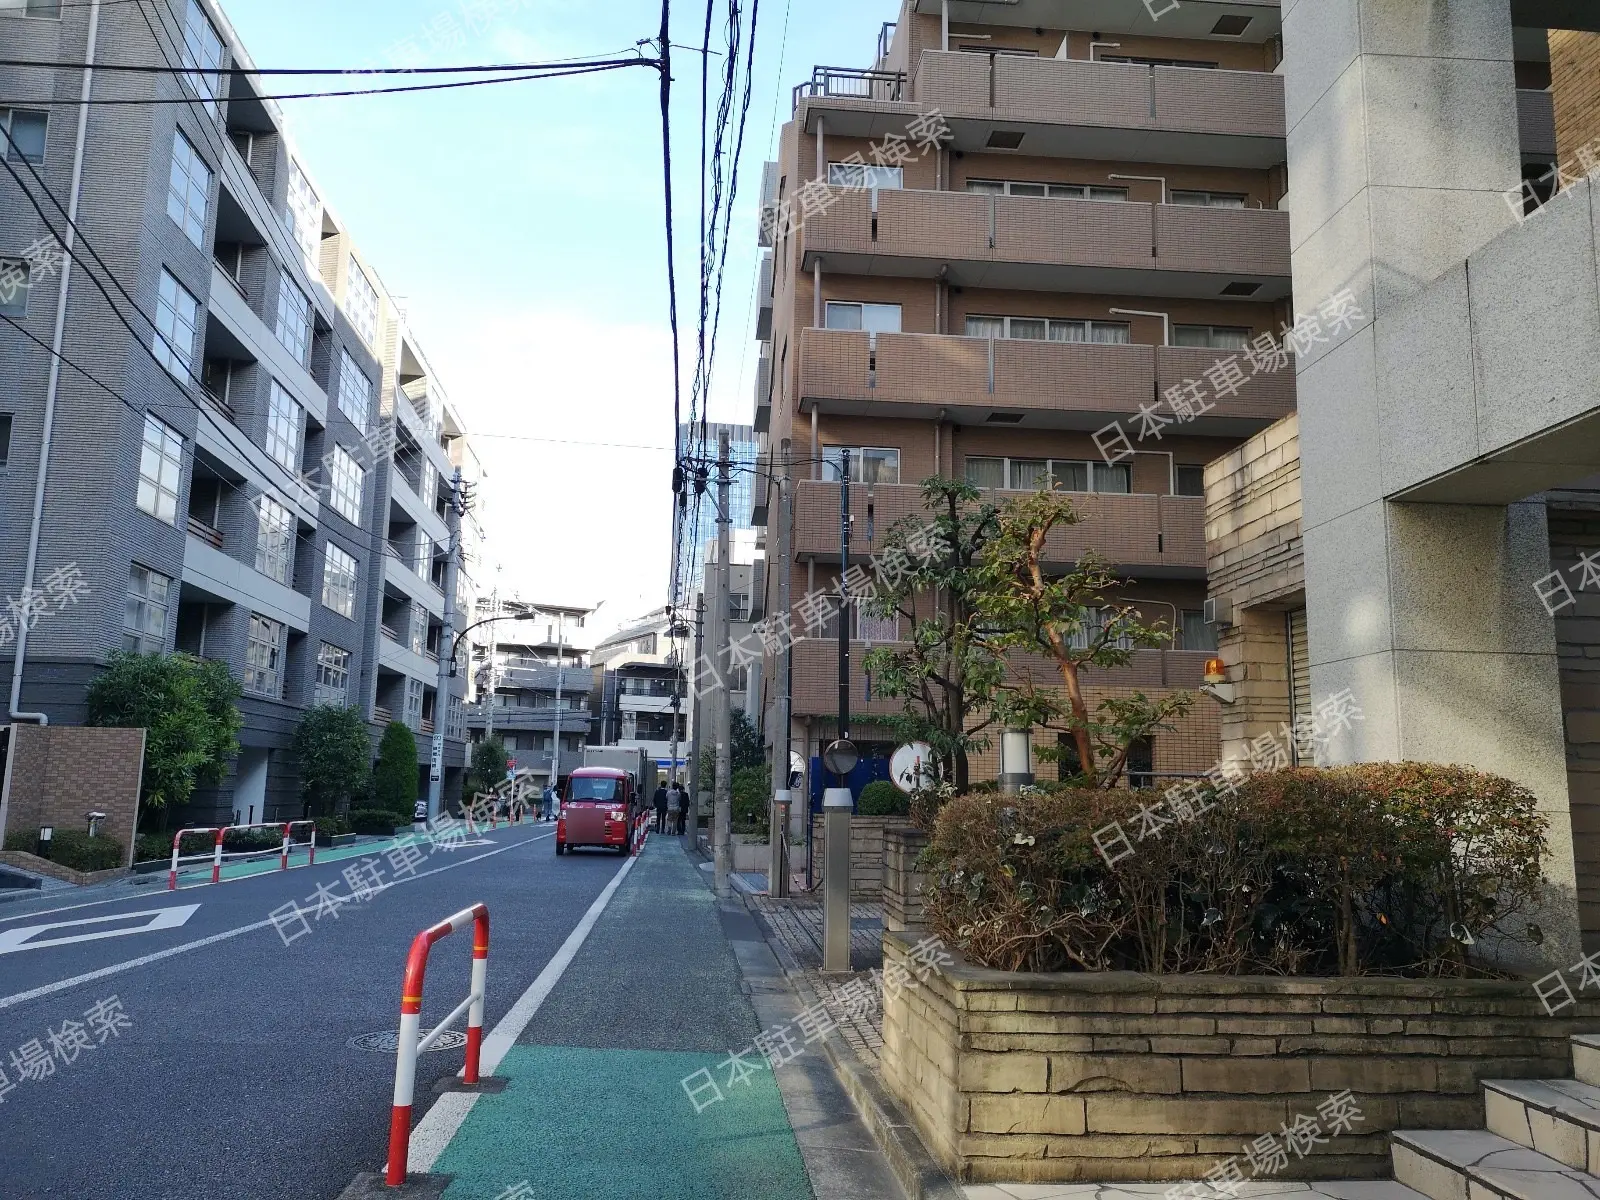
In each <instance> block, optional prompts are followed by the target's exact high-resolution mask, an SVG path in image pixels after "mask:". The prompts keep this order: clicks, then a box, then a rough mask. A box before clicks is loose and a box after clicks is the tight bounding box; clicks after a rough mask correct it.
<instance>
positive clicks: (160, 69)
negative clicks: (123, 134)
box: [0, 55, 654, 78]
mask: <svg viewBox="0 0 1600 1200" xmlns="http://www.w3.org/2000/svg"><path fill="white" fill-rule="evenodd" d="M653 61H654V60H652V59H647V58H645V57H644V56H643V55H635V56H634V57H632V58H621V57H615V56H613V57H609V58H608V57H605V56H602V55H580V56H578V57H576V58H564V59H551V60H549V61H547V62H527V63H476V64H472V65H468V66H460V67H203V68H202V67H192V66H187V65H185V66H174V65H172V64H171V63H167V64H166V65H164V66H157V65H155V64H154V63H105V62H92V63H90V62H60V61H49V60H40V59H30V58H0V67H41V68H45V69H48V70H71V71H87V70H93V71H120V72H123V73H125V74H133V75H172V76H193V75H209V76H212V77H219V78H220V77H222V76H243V77H246V78H248V77H250V76H252V75H262V76H268V75H489V74H501V73H504V74H517V73H519V72H524V71H554V70H561V69H565V68H566V67H571V66H584V67H602V66H637V65H638V64H639V63H646V64H648V63H651V62H653Z"/></svg>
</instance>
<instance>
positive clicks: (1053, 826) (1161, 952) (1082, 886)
mask: <svg viewBox="0 0 1600 1200" xmlns="http://www.w3.org/2000/svg"><path fill="white" fill-rule="evenodd" d="M1197 810H1198V811H1197ZM1545 830H1546V821H1545V819H1544V818H1543V817H1542V816H1541V815H1540V814H1539V812H1538V811H1537V802H1536V801H1535V799H1534V797H1533V795H1532V793H1530V792H1529V791H1528V790H1527V789H1526V788H1523V787H1521V786H1519V785H1517V784H1515V783H1512V782H1511V781H1509V780H1506V779H1501V778H1499V777H1496V776H1493V775H1484V774H1480V773H1479V772H1477V771H1473V770H1470V769H1468V768H1465V767H1452V766H1438V765H1433V764H1427V763H1366V764H1362V765H1359V766H1353V767H1340V768H1334V769H1331V770H1322V769H1313V768H1301V769H1296V770H1288V771H1274V772H1270V773H1261V774H1257V775H1254V776H1251V777H1250V778H1248V779H1245V780H1243V781H1242V782H1240V783H1239V784H1238V786H1237V790H1233V791H1218V790H1215V789H1211V788H1206V789H1201V790H1200V791H1199V792H1198V793H1196V792H1192V791H1187V790H1184V791H1179V790H1178V789H1173V790H1172V791H1170V792H1169V793H1166V794H1163V793H1160V792H1135V791H1127V790H1121V789H1115V790H1084V789H1074V788H1054V789H1050V790H1045V789H1041V788H1027V789H1024V792H1023V794H1021V795H1017V796H998V795H993V794H980V793H974V794H970V795H966V796H960V797H957V798H956V799H954V800H952V801H950V802H949V803H948V804H947V805H945V807H944V809H943V810H942V811H941V812H940V813H939V818H938V822H937V824H936V826H935V829H934V833H933V838H932V841H931V843H930V845H929V847H928V850H927V852H926V862H927V864H928V865H929V867H930V872H931V873H930V876H929V881H928V885H927V889H926V892H925V898H926V902H927V912H928V919H929V922H930V923H931V925H932V927H933V931H934V932H935V933H936V934H937V935H938V936H939V937H940V938H942V939H944V941H945V942H946V943H948V944H949V945H951V946H953V947H955V948H957V949H959V950H961V951H962V952H963V953H964V954H965V955H966V956H967V957H968V958H969V959H971V960H972V961H973V962H975V963H977V964H979V965H982V966H986V967H993V968H996V969H998V970H1003V971H1063V970H1065V971H1071V970H1084V971H1103V970H1132V971H1141V972H1148V973H1155V974H1160V973H1169V972H1209V973H1214V974H1224V975H1244V974H1282V975H1313V976H1315V975H1364V974H1388V975H1401V976H1407V977H1425V978H1426V977H1458V978H1459V977H1472V976H1483V975H1494V974H1496V973H1497V971H1496V968H1495V967H1494V966H1493V964H1492V963H1489V962H1487V961H1485V960H1484V959H1483V958H1482V957H1481V956H1479V955H1478V952H1477V950H1475V949H1474V948H1475V947H1478V946H1480V945H1482V944H1484V943H1498V944H1500V945H1501V946H1504V945H1505V944H1506V943H1523V944H1533V945H1538V944H1540V943H1542V942H1543V940H1544V935H1543V933H1542V931H1541V930H1540V929H1539V928H1538V926H1537V925H1536V924H1535V923H1534V921H1536V920H1537V916H1536V913H1537V904H1538V898H1539V894H1540V888H1541V885H1542V877H1541V865H1542V860H1543V857H1544V855H1545V853H1546V849H1547V848H1546V843H1545Z"/></svg>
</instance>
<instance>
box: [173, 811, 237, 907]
mask: <svg viewBox="0 0 1600 1200" xmlns="http://www.w3.org/2000/svg"><path fill="white" fill-rule="evenodd" d="M186 833H215V834H216V835H217V844H216V848H215V849H214V850H213V851H212V855H211V882H212V883H217V882H219V881H220V880H221V878H222V834H223V831H222V830H221V829H213V828H211V827H210V826H204V827H200V828H195V829H180V830H178V832H177V833H175V834H173V835H172V864H171V866H170V867H169V868H168V870H167V891H169V892H175V891H177V890H178V862H179V854H178V846H179V844H180V843H181V842H182V841H183V835H184V834H186ZM190 857H192V858H198V857H200V856H199V855H191V856H190Z"/></svg>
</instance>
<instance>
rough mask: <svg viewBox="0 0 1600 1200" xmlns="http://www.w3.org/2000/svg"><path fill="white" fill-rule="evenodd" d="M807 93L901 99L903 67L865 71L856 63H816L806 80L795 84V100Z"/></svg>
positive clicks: (904, 81) (903, 79) (904, 95)
mask: <svg viewBox="0 0 1600 1200" xmlns="http://www.w3.org/2000/svg"><path fill="white" fill-rule="evenodd" d="M808 96H851V97H854V98H855V99H858V100H904V99H905V98H906V76H905V72H904V71H866V70H862V69H860V68H858V67H816V68H814V69H813V70H812V72H811V78H810V80H809V81H807V82H806V83H802V84H798V85H796V87H795V89H794V103H795V105H799V103H800V101H802V100H804V99H805V98H806V97H808Z"/></svg>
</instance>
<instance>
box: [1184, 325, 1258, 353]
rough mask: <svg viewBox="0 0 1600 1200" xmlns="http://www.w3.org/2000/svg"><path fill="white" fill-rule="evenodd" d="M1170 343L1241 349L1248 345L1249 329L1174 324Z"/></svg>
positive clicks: (1235, 326) (1204, 347)
mask: <svg viewBox="0 0 1600 1200" xmlns="http://www.w3.org/2000/svg"><path fill="white" fill-rule="evenodd" d="M1172 344H1173V345H1174V346H1194V347H1198V348H1201V349H1206V350H1243V349H1245V348H1246V347H1248V346H1249V345H1250V331H1249V330H1248V329H1244V328H1242V327H1240V326H1237V325H1174V326H1173V327H1172Z"/></svg>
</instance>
